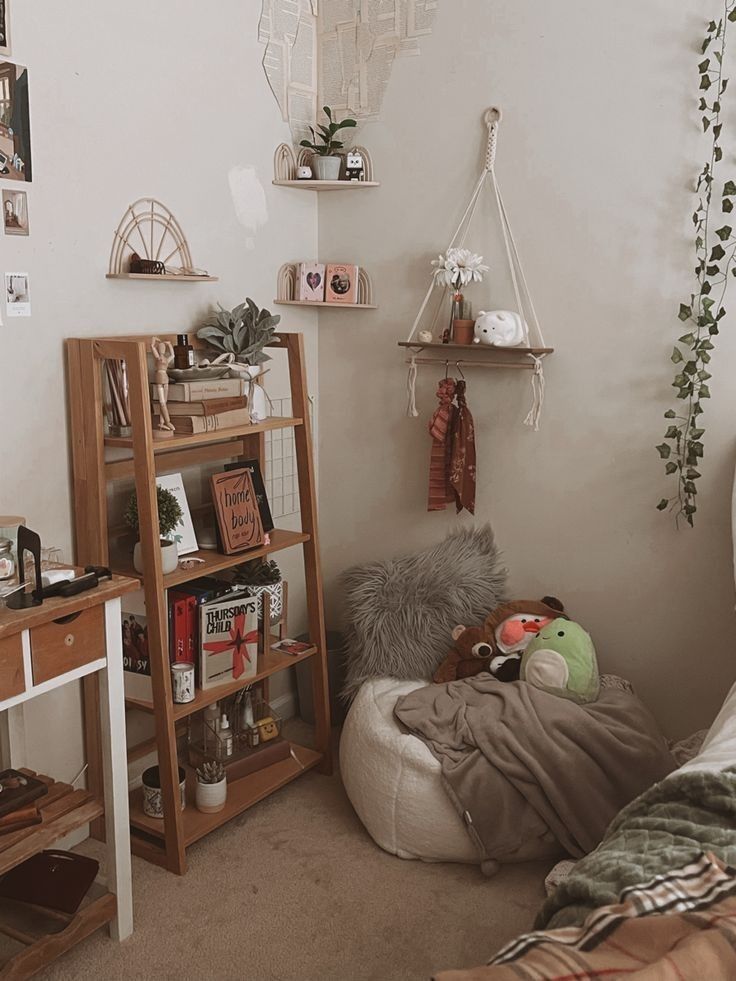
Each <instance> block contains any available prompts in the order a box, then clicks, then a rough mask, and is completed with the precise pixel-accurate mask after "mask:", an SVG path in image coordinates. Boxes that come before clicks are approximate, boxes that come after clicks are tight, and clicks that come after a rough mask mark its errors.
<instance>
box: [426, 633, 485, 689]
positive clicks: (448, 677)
mask: <svg viewBox="0 0 736 981" xmlns="http://www.w3.org/2000/svg"><path fill="white" fill-rule="evenodd" d="M452 639H453V641H454V646H453V648H452V650H451V651H450V653H449V654H448V655H447V657H446V658H445V660H444V661H443V662H442V664H440V666H439V667H438V668H437V670H436V671H435V673H434V676H433V678H432V680H433V681H434V682H435V683H436V684H438V685H441V684H444V683H445V682H447V681H459V680H460V678H472V677H473V675H476V674H480V673H481V671H487V670H488V665H489V663H490V660H491V658H492V656H493V654H494V650H493V634H492V633H490V632H489V631H488V630H487V629H486V628H485V627H463V626H458V627H455V629H454V630H453V631H452Z"/></svg>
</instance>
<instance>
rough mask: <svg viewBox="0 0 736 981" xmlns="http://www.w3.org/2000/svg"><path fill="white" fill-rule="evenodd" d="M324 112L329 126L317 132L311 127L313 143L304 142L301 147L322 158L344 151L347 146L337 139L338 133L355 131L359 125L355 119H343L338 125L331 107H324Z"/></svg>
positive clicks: (318, 129)
mask: <svg viewBox="0 0 736 981" xmlns="http://www.w3.org/2000/svg"><path fill="white" fill-rule="evenodd" d="M322 111H323V112H324V114H325V116H327V118H328V120H329V124H328V125H327V126H317V131H316V132H315V130H314V127H313V126H310V127H309V132H310V133H311V134H312V142H311V143H310V141H309V140H302V141H301V143H300V144H299V146H304V147H306V148H307V149H308V150H314V152H315V153H316V154H318V155H319V156H320V157H331V156H332V155H333V154H334V152H335V150H342V148H343V147H344V146H345V144H344V143H342V142H341V141H340V140H336V139H335V136H336V135H337V133H339V132H340V130H341V129H353V128H354V127H355V126H357V125H358V124H357V123H356V122H355V120H354V119H343V121H342V122H341V123H338V122H337V121H336V120H335V119H333V118H332V109H330V107H329V106H323V107H322ZM318 141H321V142H318Z"/></svg>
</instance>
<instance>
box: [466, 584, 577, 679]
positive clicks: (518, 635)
mask: <svg viewBox="0 0 736 981" xmlns="http://www.w3.org/2000/svg"><path fill="white" fill-rule="evenodd" d="M565 616H566V614H565V608H564V606H563V605H562V603H561V602H560V601H559V600H558V599H556V598H555V597H554V596H545V597H544V598H543V599H541V600H513V601H512V602H510V603H503V604H502V605H501V606H497V607H496V608H495V610H493V611H492V612H491V613H489V614H488V616H487V617H486V620H485V624H484V625H485V627H486V629H487V630H488V632H489V633H490V634H491V636H492V638H493V641H492V643H493V647H494V652H493V656H492V658H491V660H490V663H489V665H488V670H489V671H490V672H491V674H492V675H493V676H494V677H495V678H498V680H499V681H517V680H518V678H519V673H520V669H521V658H522V655H523V654H524V651H526V649H527V647H528V646H529V644H530V643H531V642H532V640H534V638H535V637H536V635H537V634H538V633H539V631H540V630H543V629H544V627H546V626H547V625H548V624H550V623H552V621H553V620H555V619H557V618H558V617H565Z"/></svg>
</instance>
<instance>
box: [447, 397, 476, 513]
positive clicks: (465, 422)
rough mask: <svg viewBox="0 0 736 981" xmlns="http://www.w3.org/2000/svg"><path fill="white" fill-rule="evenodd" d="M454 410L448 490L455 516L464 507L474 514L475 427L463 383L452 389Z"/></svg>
mask: <svg viewBox="0 0 736 981" xmlns="http://www.w3.org/2000/svg"><path fill="white" fill-rule="evenodd" d="M455 398H456V400H457V408H456V410H455V412H454V414H453V417H452V421H451V426H450V438H449V446H450V471H449V478H450V487H451V489H452V492H453V497H454V500H455V506H456V508H457V512H458V514H459V513H460V512H461V511H462V509H463V508H465V509H466V510H467V511H469V512H470V513H471V514H475V425H474V423H473V416H472V415H471V412H470V409H469V408H468V406H467V403H466V401H465V382H464V381H458V382H457V385H456V389H455Z"/></svg>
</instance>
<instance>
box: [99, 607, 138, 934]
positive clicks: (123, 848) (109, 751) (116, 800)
mask: <svg viewBox="0 0 736 981" xmlns="http://www.w3.org/2000/svg"><path fill="white" fill-rule="evenodd" d="M120 608H121V604H120V599H119V598H118V599H114V600H109V601H108V602H107V603H105V639H106V642H107V667H106V668H105V670H104V671H101V672H100V723H101V730H102V740H101V749H102V765H103V771H104V778H105V830H106V833H107V887H108V890H109V891H110V892H112V893H114V894H115V896H116V898H117V912H116V914H115V919H114V920H113V921H112V922H111V924H110V934H111V936H112V937H113V939H115V940H125V938H126V937H129V936H130V935H131V933H132V932H133V900H132V893H131V888H132V884H131V865H130V840H129V832H128V827H129V821H130V815H129V813H128V762H127V754H126V748H125V685H124V682H123V643H122V634H121V630H120Z"/></svg>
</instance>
